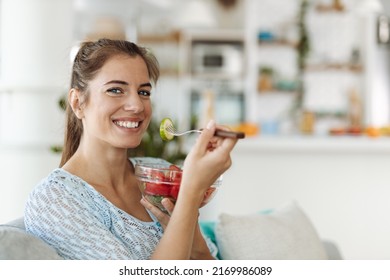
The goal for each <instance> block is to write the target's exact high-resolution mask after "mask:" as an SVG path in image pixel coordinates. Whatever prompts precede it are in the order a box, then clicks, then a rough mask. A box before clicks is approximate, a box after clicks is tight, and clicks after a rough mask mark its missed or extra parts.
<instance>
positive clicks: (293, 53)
mask: <svg viewBox="0 0 390 280" xmlns="http://www.w3.org/2000/svg"><path fill="white" fill-rule="evenodd" d="M389 15H390V1H388V0H382V1H380V0H311V1H303V0H110V1H107V0H60V1H52V0H0V174H1V184H0V223H2V222H7V221H9V220H11V219H14V218H16V217H19V216H21V215H23V208H24V203H25V200H26V197H27V195H28V193H29V192H30V191H31V189H32V188H33V187H34V186H35V185H36V184H37V183H38V182H39V180H40V179H42V178H43V177H44V176H46V175H47V174H48V173H49V172H50V171H51V170H52V169H54V168H56V167H57V166H58V164H59V159H60V155H59V153H56V152H55V148H54V149H53V147H57V146H58V147H61V144H62V135H63V126H64V114H63V110H62V109H61V107H60V106H59V101H60V100H61V98H62V97H63V96H64V94H66V93H67V90H68V84H69V69H70V66H71V59H72V57H73V55H74V53H75V51H77V48H78V45H79V43H80V42H81V41H83V40H86V39H97V38H100V37H110V38H122V39H128V40H131V41H134V42H137V43H139V44H141V45H144V46H147V47H149V48H150V49H151V51H153V52H154V53H155V55H156V56H157V58H158V59H159V61H160V65H161V72H162V75H161V79H160V80H159V82H158V84H157V86H156V88H155V91H154V93H153V106H154V117H155V120H156V121H157V122H158V121H159V120H161V119H162V118H163V117H170V118H172V119H173V120H174V121H175V123H176V124H177V126H178V127H179V128H180V129H187V128H190V127H200V126H202V125H203V124H204V122H205V121H206V120H208V119H210V118H214V119H216V120H217V121H218V122H219V123H222V124H226V125H229V126H230V127H232V129H236V130H241V131H244V132H246V133H247V137H246V139H244V140H240V142H239V143H238V144H237V146H236V149H235V150H234V152H233V155H232V157H233V166H232V168H231V169H230V170H229V171H228V172H227V173H226V174H225V176H224V182H223V185H222V187H221V189H220V191H219V192H218V194H217V196H216V197H215V199H214V200H213V201H212V202H211V203H210V204H209V205H207V206H206V207H204V209H202V212H201V218H202V219H205V220H209V219H213V220H215V219H216V218H217V217H218V215H219V213H221V212H227V213H231V214H237V215H239V214H247V213H252V212H257V211H259V210H261V209H266V208H273V207H277V206H278V205H280V204H283V203H285V202H287V201H290V200H295V201H297V202H298V203H299V204H300V205H301V206H302V207H303V209H304V210H305V212H307V214H308V215H309V217H310V218H311V220H312V222H313V223H314V224H315V226H316V228H317V229H318V232H319V234H320V236H321V237H322V238H324V239H330V240H332V241H335V242H336V243H337V244H338V245H339V246H340V250H341V252H342V254H343V257H344V258H346V259H390V220H389V219H386V214H387V213H390V180H389V179H388V178H389V174H390V171H389V170H390V33H389V32H390V31H389ZM192 140H193V139H192ZM192 140H191V137H189V138H184V140H183V141H184V144H183V143H181V145H184V149H186V148H187V146H188V143H189V142H191V141H192Z"/></svg>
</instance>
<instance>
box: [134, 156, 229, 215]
mask: <svg viewBox="0 0 390 280" xmlns="http://www.w3.org/2000/svg"><path fill="white" fill-rule="evenodd" d="M182 173H183V171H182V170H181V168H180V167H178V166H177V165H174V164H150V163H143V164H138V163H137V164H136V165H135V175H136V177H137V179H138V182H139V184H138V186H139V189H140V191H141V193H142V195H143V196H144V197H145V198H146V199H147V200H148V201H149V202H150V203H152V204H153V205H155V206H157V207H158V208H160V209H161V210H162V211H164V212H166V210H165V208H164V206H162V204H161V201H162V199H163V198H165V197H167V198H169V199H170V200H171V201H172V202H173V203H175V202H176V200H177V197H178V194H179V190H180V182H181V177H182ZM221 183H222V176H221V177H219V178H218V180H216V181H215V182H214V184H213V185H211V186H210V187H209V188H208V189H207V190H206V192H205V194H204V197H203V200H202V202H201V204H200V206H199V208H200V207H203V206H204V205H206V204H207V203H209V202H210V201H211V200H212V198H213V197H214V196H215V194H216V193H217V190H218V187H219V186H220V185H221Z"/></svg>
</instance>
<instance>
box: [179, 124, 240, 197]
mask: <svg viewBox="0 0 390 280" xmlns="http://www.w3.org/2000/svg"><path fill="white" fill-rule="evenodd" d="M219 128H220V129H226V128H222V127H219ZM215 129H216V125H215V122H214V121H210V122H209V123H208V124H207V127H206V128H205V129H204V130H203V131H202V133H201V134H200V135H199V137H198V139H197V141H196V143H195V145H194V147H193V148H192V150H191V151H190V153H189V154H188V156H187V158H186V159H185V161H184V166H183V178H182V182H181V187H180V193H185V192H187V191H188V192H191V194H189V195H191V196H195V197H198V198H199V199H202V198H203V194H204V192H205V191H206V190H207V188H208V187H210V186H211V185H212V184H213V183H214V182H215V181H216V180H217V179H218V177H219V176H221V175H222V174H223V173H224V172H225V171H226V170H227V169H228V168H229V167H230V166H231V164H232V161H231V158H230V152H231V151H232V149H233V148H234V146H235V144H236V143H237V140H238V139H232V138H223V137H218V136H214V132H215ZM226 130H227V129H226ZM179 196H180V194H179Z"/></svg>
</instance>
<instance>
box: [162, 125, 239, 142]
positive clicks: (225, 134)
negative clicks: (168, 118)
mask: <svg viewBox="0 0 390 280" xmlns="http://www.w3.org/2000/svg"><path fill="white" fill-rule="evenodd" d="M165 129H166V131H167V132H169V133H170V134H172V135H174V136H183V135H186V134H189V133H194V132H195V133H201V132H202V130H203V129H192V130H187V131H183V132H178V131H176V129H175V127H174V126H173V125H168V126H167V127H166V128H165ZM214 135H215V136H219V137H225V138H237V139H242V138H245V133H243V132H236V131H226V130H222V129H216V130H215V133H214Z"/></svg>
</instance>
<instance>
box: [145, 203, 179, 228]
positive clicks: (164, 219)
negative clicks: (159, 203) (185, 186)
mask: <svg viewBox="0 0 390 280" xmlns="http://www.w3.org/2000/svg"><path fill="white" fill-rule="evenodd" d="M163 200H164V199H163ZM168 200H169V199H168ZM140 202H141V204H142V205H143V206H144V207H145V208H146V209H147V210H149V211H150V212H151V213H152V214H153V215H154V216H155V217H156V218H157V220H158V221H159V222H160V224H161V225H162V227H163V228H164V229H165V228H166V226H167V225H168V222H169V219H170V216H169V215H168V214H166V213H164V212H163V211H161V210H160V209H159V208H157V207H156V206H154V205H153V204H151V203H150V202H149V201H147V200H146V199H145V198H144V197H143V198H142V199H141V201H140ZM164 207H165V206H164ZM171 210H173V209H171Z"/></svg>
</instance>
